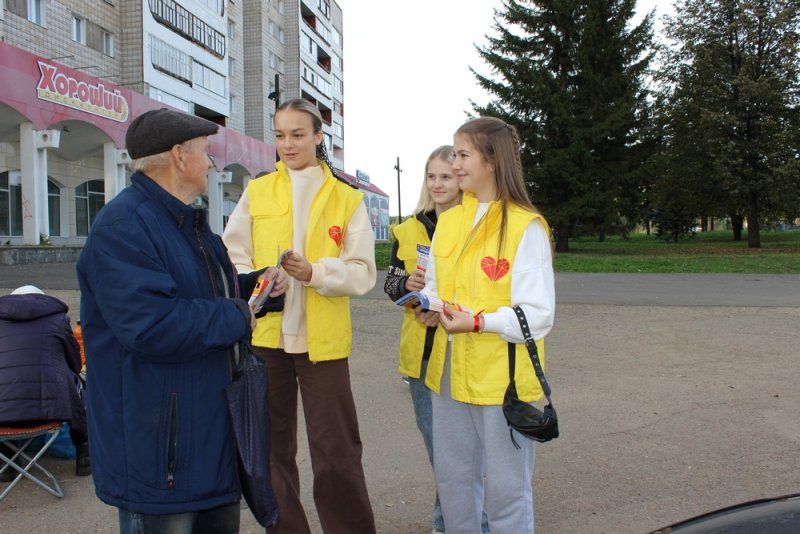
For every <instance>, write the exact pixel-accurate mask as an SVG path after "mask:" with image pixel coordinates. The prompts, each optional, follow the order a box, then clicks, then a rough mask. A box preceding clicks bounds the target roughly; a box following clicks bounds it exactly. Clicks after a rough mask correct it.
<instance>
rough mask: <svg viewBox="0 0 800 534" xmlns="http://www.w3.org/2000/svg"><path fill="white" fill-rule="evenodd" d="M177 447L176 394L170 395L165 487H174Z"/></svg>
mask: <svg viewBox="0 0 800 534" xmlns="http://www.w3.org/2000/svg"><path fill="white" fill-rule="evenodd" d="M177 449H178V394H177V393H172V394H171V395H170V425H169V438H168V441H167V487H168V488H169V489H173V488H174V487H175V455H176V454H175V453H176V451H177Z"/></svg>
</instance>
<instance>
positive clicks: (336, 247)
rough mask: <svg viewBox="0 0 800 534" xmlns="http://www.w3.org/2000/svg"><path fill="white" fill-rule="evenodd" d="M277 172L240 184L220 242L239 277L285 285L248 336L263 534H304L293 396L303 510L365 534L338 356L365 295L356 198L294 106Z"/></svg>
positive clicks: (304, 112) (282, 115) (369, 254)
mask: <svg viewBox="0 0 800 534" xmlns="http://www.w3.org/2000/svg"><path fill="white" fill-rule="evenodd" d="M275 144H276V148H277V151H278V155H279V156H280V161H279V162H278V163H277V164H276V165H275V166H276V168H277V170H276V171H275V172H273V173H271V174H268V175H266V176H262V177H260V178H257V179H255V180H252V181H250V182H249V184H248V187H247V189H246V190H245V191H244V193H243V194H242V197H241V199H240V200H239V203H238V204H237V206H236V208H235V209H234V211H233V213H232V214H231V217H230V219H229V220H228V225H227V227H226V229H225V232H224V234H223V240H224V241H225V244H226V246H227V247H228V252H229V254H230V257H231V259H232V260H233V263H234V264H235V265H236V268H237V269H238V270H239V272H246V271H249V270H253V269H260V268H262V267H264V266H267V265H274V264H275V262H276V261H277V260H278V258H279V254H280V253H281V252H282V251H285V250H287V249H291V250H292V253H291V254H289V255H288V256H287V257H286V259H285V260H284V261H283V264H282V265H283V268H284V269H285V271H286V273H287V274H288V275H289V284H288V289H287V291H286V303H285V305H284V310H283V312H282V313H268V314H267V315H266V316H265V317H263V318H262V319H259V321H258V326H257V327H256V329H255V331H254V332H253V346H254V351H255V352H256V354H258V355H259V356H260V357H262V358H263V359H264V361H265V362H266V365H267V374H268V377H269V378H268V380H269V387H268V400H269V424H270V438H271V451H270V465H271V469H272V484H273V487H274V489H275V493H276V496H277V499H278V505H279V507H280V517H279V519H278V525H277V527H276V528H275V529H270V532H275V533H284V532H286V533H288V532H292V533H310V532H311V530H310V528H309V525H308V521H307V519H306V515H305V511H304V510H303V506H302V504H301V502H300V480H299V474H298V468H297V461H296V453H297V391H298V386H299V390H300V395H301V396H302V400H303V409H304V414H305V419H306V431H307V434H308V442H309V451H310V454H311V465H312V471H313V473H314V489H313V493H314V502H315V504H316V507H317V513H318V515H319V519H320V522H321V523H322V529H323V530H324V531H325V532H350V533H373V532H375V520H374V517H373V513H372V508H371V505H370V502H369V496H368V494H367V487H366V482H365V479H364V471H363V468H362V463H361V450H362V447H361V438H360V436H359V431H358V421H357V418H356V410H355V404H354V402H353V394H352V390H351V388H350V372H349V367H348V362H347V357H348V356H349V355H350V345H351V338H352V331H351V324H350V300H349V297H352V296H356V295H363V294H364V293H366V292H367V291H369V290H370V289H371V288H372V287H373V286H374V285H375V278H376V273H375V243H374V234H373V231H372V226H371V225H370V222H369V219H368V216H367V210H366V207H365V205H364V202H363V194H362V193H360V192H359V191H358V190H357V189H355V188H353V187H351V186H350V185H349V184H348V183H346V182H344V181H341V180H339V179H338V178H337V176H336V175H335V174H333V172H332V170H331V165H330V163H329V162H328V159H327V154H326V152H325V145H324V143H323V134H322V116H321V115H320V112H319V110H318V109H317V107H316V106H315V105H314V104H312V103H311V102H309V101H307V100H304V99H294V100H289V101H287V102H284V103H283V104H282V105H281V106H280V107H279V108H278V111H277V112H276V113H275Z"/></svg>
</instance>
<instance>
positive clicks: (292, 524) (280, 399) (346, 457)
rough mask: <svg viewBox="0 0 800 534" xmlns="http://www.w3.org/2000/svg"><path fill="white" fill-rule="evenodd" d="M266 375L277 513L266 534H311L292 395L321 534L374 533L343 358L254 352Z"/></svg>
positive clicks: (347, 367) (255, 350)
mask: <svg viewBox="0 0 800 534" xmlns="http://www.w3.org/2000/svg"><path fill="white" fill-rule="evenodd" d="M254 352H255V353H256V354H257V355H259V356H260V357H261V358H263V359H264V361H265V362H266V366H267V376H268V399H269V417H270V439H271V444H270V446H271V451H270V467H271V470H272V485H273V488H274V490H275V495H276V496H277V499H278V506H279V509H280V512H279V518H278V524H277V526H276V527H275V528H271V529H267V532H269V533H270V534H289V533H292V534H296V533H301V534H310V532H311V529H310V528H309V525H308V520H307V519H306V515H305V512H304V510H303V505H302V503H301V501H300V476H299V472H298V468H297V460H296V457H297V390H298V386H299V389H300V395H301V396H302V400H303V413H304V415H305V420H306V432H307V433H308V446H309V452H310V454H311V469H312V471H313V473H314V489H313V492H314V504H315V505H316V507H317V514H318V515H319V519H320V523H321V524H322V530H323V531H324V532H325V533H326V534H358V533H365V534H373V533H374V532H375V518H374V517H373V515H372V506H371V505H370V502H369V495H368V494H367V485H366V481H365V478H364V469H363V467H362V465H361V438H360V437H359V433H358V419H357V417H356V409H355V403H354V402H353V393H352V391H351V389H350V369H349V366H348V363H347V359H346V358H345V359H341V360H333V361H326V362H318V363H311V361H310V360H309V359H308V354H307V353H303V354H287V353H286V352H284V351H283V350H280V349H265V348H260V347H255V348H254Z"/></svg>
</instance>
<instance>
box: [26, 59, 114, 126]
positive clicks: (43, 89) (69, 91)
mask: <svg viewBox="0 0 800 534" xmlns="http://www.w3.org/2000/svg"><path fill="white" fill-rule="evenodd" d="M38 63H39V71H40V72H41V74H42V76H41V78H40V79H39V85H38V86H37V87H36V96H37V97H38V98H40V99H41V100H47V101H49V102H53V103H56V104H60V105H62V106H67V107H70V108H73V109H77V110H80V111H85V112H86V113H91V114H92V115H99V116H100V117H105V118H108V119H111V120H114V121H117V122H125V121H126V120H128V113H129V106H128V101H127V100H126V99H125V97H124V96H122V94H121V93H120V91H119V90H114V91H110V90H108V89H106V87H105V86H104V85H103V84H102V83H99V82H98V83H90V82H86V81H83V80H79V79H77V78H75V77H74V76H72V75H70V74H66V73H64V72H63V71H61V70H59V66H57V65H51V64H50V63H47V62H45V61H39V62H38ZM95 80H96V78H95Z"/></svg>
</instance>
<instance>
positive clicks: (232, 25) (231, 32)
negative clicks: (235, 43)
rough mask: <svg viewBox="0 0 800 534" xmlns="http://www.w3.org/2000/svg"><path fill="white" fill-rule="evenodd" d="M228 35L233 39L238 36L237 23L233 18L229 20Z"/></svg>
mask: <svg viewBox="0 0 800 534" xmlns="http://www.w3.org/2000/svg"><path fill="white" fill-rule="evenodd" d="M228 37H230V38H231V39H233V38H235V37H236V23H235V22H234V21H232V20H228Z"/></svg>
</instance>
